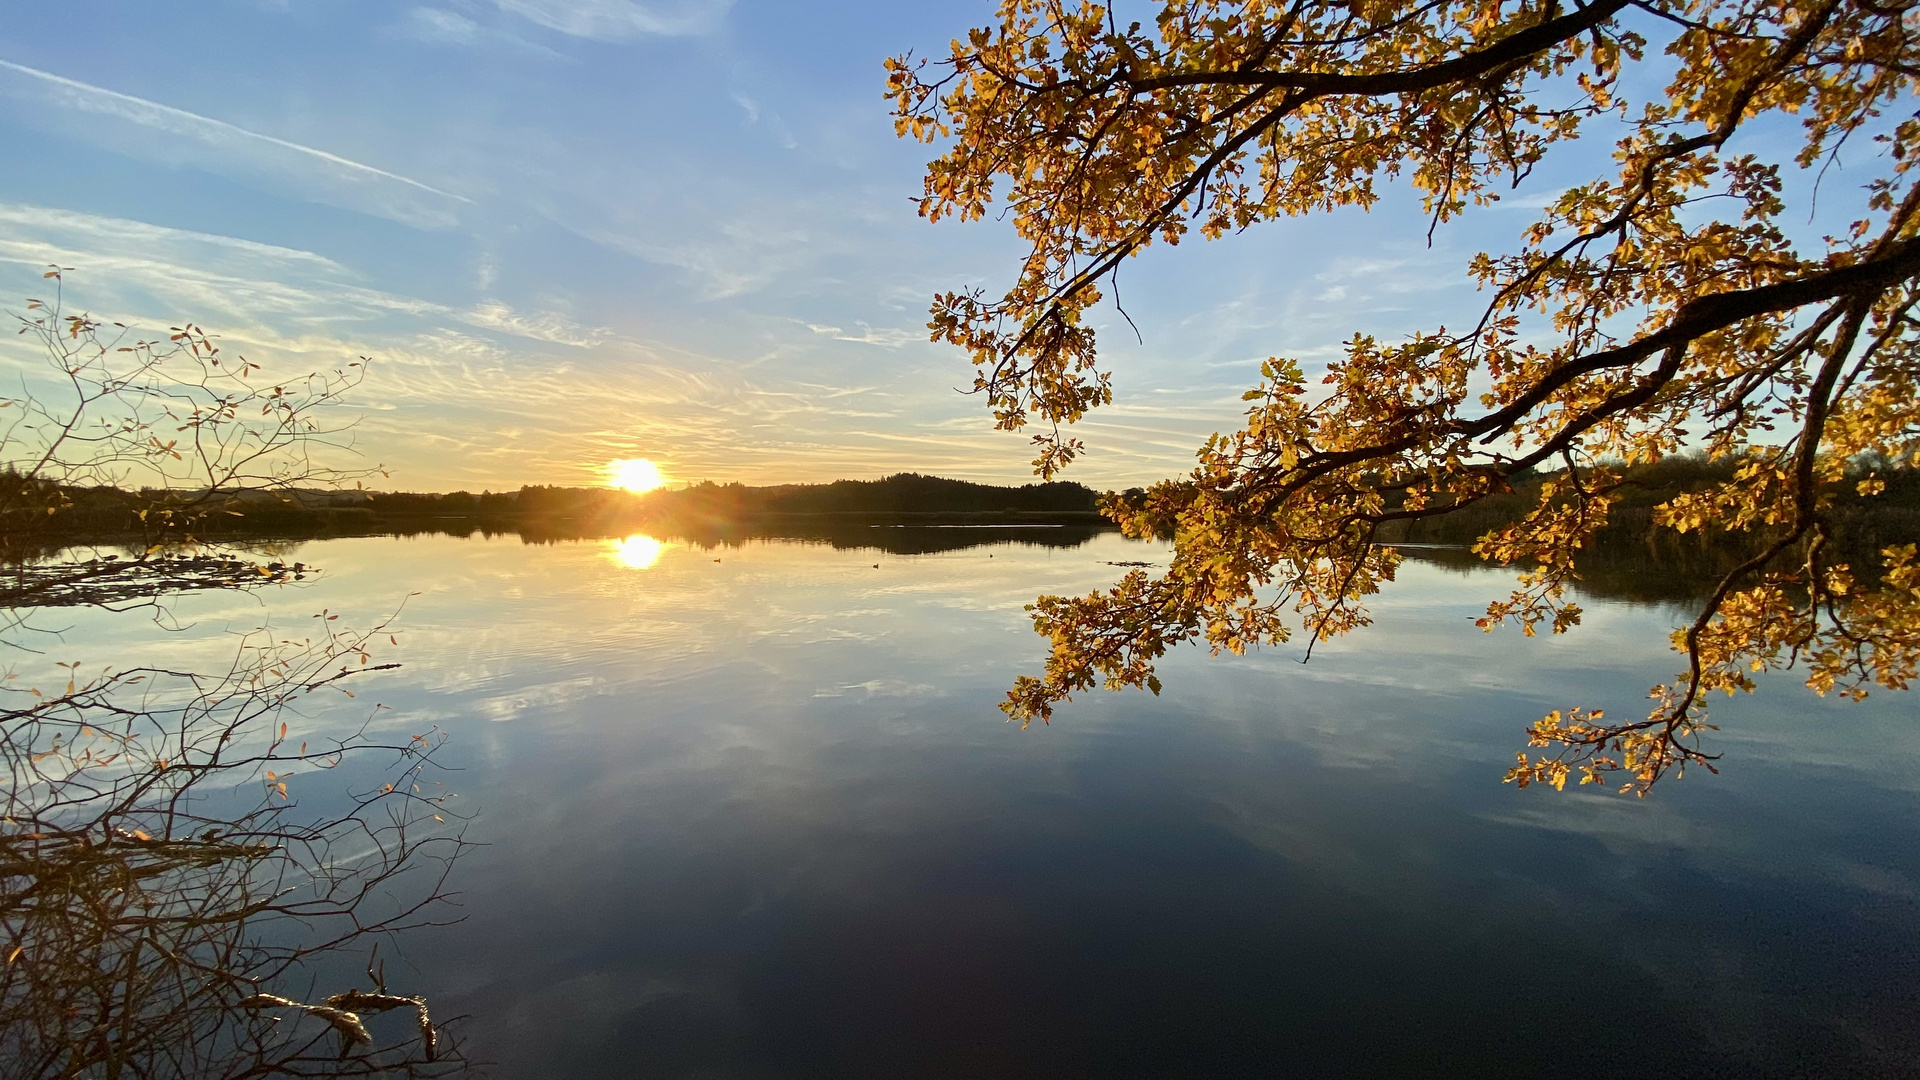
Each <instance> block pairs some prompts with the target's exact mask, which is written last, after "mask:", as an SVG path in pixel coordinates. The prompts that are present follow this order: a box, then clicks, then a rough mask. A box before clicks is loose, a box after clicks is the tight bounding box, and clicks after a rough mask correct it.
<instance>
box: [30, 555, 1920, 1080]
mask: <svg viewBox="0 0 1920 1080" xmlns="http://www.w3.org/2000/svg"><path fill="white" fill-rule="evenodd" d="M914 533H915V536H916V537H917V538H918V539H917V540H915V541H914V542H911V543H908V542H901V541H896V542H893V543H891V544H890V545H889V546H892V547H893V548H895V549H896V550H909V549H916V550H925V549H927V548H939V547H944V546H949V544H950V543H957V542H959V539H980V540H983V541H986V542H984V543H982V544H981V545H980V546H974V547H965V548H958V549H955V550H948V551H939V552H936V553H931V554H917V555H898V554H889V553H888V552H886V551H884V550H879V549H877V548H836V547H833V546H831V545H828V544H824V543H801V542H793V541H754V542H750V543H747V544H746V545H745V546H743V547H720V548H716V549H711V550H709V549H702V548H700V547H694V546H687V545H684V544H676V543H673V542H667V543H664V544H657V545H656V544H655V542H653V541H651V540H647V539H646V538H636V539H633V540H629V541H625V542H619V543H616V542H609V541H581V542H571V543H557V544H552V545H528V544H524V543H522V542H521V541H520V540H519V539H517V538H513V537H506V538H493V539H481V538H478V537H476V538H472V539H460V538H453V537H444V536H443V537H424V538H412V539H393V538H372V539H346V540H329V541H317V542H313V543H308V544H305V545H302V546H300V547H299V549H298V550H297V552H295V553H294V555H293V557H296V558H299V559H301V560H304V561H305V562H308V563H311V564H315V565H318V566H320V567H323V568H324V570H325V571H326V575H325V577H323V578H322V579H321V580H319V581H317V582H314V583H312V584H310V585H308V586H305V587H303V588H299V589H287V590H279V591H275V592H272V593H269V594H266V595H264V596H262V597H259V598H248V597H243V596H235V595H228V596H221V597H196V598H191V599H188V600H183V601H182V602H181V603H180V604H179V605H178V607H177V613H178V615H179V617H180V618H181V619H182V621H183V622H185V623H187V624H188V628H187V629H185V630H183V631H181V632H179V633H176V634H174V635H172V636H171V637H169V638H168V639H167V640H166V641H165V642H164V643H163V644H162V645H161V646H160V648H161V650H162V651H163V652H165V653H166V654H168V655H169V656H170V657H172V658H174V659H179V660H185V659H188V658H190V656H192V655H199V654H206V655H212V654H214V653H216V652H217V651H218V650H220V649H223V648H230V644H231V637H230V636H228V635H229V632H230V631H237V630H241V629H245V628H247V627H250V626H253V625H256V624H258V623H259V622H260V621H261V620H262V618H263V617H266V616H271V618H272V619H273V620H274V621H275V622H276V624H277V625H281V626H294V625H299V624H300V623H301V620H303V619H305V618H306V617H307V616H309V615H310V614H311V613H313V612H317V611H319V610H320V609H322V608H326V609H328V610H329V611H330V612H335V613H341V614H342V615H343V621H347V622H355V621H357V622H359V623H362V624H365V623H370V622H372V621H373V620H374V619H376V618H377V617H379V616H381V615H383V614H386V613H388V612H390V611H391V610H393V609H394V608H395V607H397V606H399V605H400V603H401V601H402V600H403V599H404V600H405V601H406V602H405V610H404V613H403V614H402V616H401V619H400V623H399V625H400V626H401V627H403V628H404V632H403V634H402V635H401V637H400V639H399V645H398V647H394V648H390V649H384V650H383V651H382V652H381V653H380V654H378V655H377V656H376V660H381V661H385V660H390V659H392V660H399V661H402V662H403V663H404V664H405V667H404V668H403V669H402V670H400V671H397V672H392V673H387V674H383V675H379V676H376V677H375V678H377V679H379V680H382V681H380V682H378V683H377V684H376V683H375V682H373V681H372V680H369V682H368V683H367V684H366V686H365V687H362V688H361V691H360V692H361V697H362V698H363V699H364V698H369V697H371V698H376V699H377V700H379V701H380V702H382V703H384V704H386V705H389V706H391V707H392V710H393V711H392V712H391V713H383V714H382V715H383V716H391V717H392V718H393V719H391V720H387V721H383V722H384V723H389V724H392V725H396V726H399V727H404V728H407V729H411V730H423V729H425V728H426V727H428V726H430V725H433V724H437V725H439V726H441V727H442V728H444V729H445V730H446V731H447V732H448V733H449V734H450V736H451V741H450V743H449V744H448V747H447V749H446V751H445V753H446V760H447V761H448V763H450V764H453V765H456V766H458V767H459V768H460V769H461V770H462V771H460V772H459V773H457V774H455V775H454V776H452V777H450V778H449V783H450V785H451V786H452V787H454V788H455V789H456V790H458V791H459V792H460V794H461V804H462V805H464V809H465V811H466V812H467V813H468V814H470V815H472V820H471V825H470V828H469V831H468V836H469V838H470V839H473V840H477V841H480V842H482V843H484V844H485V845H486V846H485V847H482V848H478V849H476V850H475V851H473V853H472V854H471V856H470V857H468V858H466V859H465V860H464V861H463V862H462V863H461V865H460V867H459V869H458V870H457V873H456V880H455V884H456V887H457V888H458V889H459V890H460V891H461V893H462V898H461V900H462V904H463V910H464V913H465V915H466V920H465V921H464V922H463V923H461V924H459V925H457V926H454V927H451V928H445V929H434V930H427V931H423V932H420V933H418V934H416V935H414V936H413V937H411V938H410V939H409V940H407V941H406V942H405V943H404V951H405V954H406V959H407V960H408V961H409V963H410V965H411V967H410V969H409V970H407V971H406V973H405V975H404V977H402V976H401V975H400V974H399V967H398V965H394V974H393V981H394V982H395V983H396V984H402V983H404V984H405V989H404V990H403V991H402V992H415V991H421V992H425V993H426V994H428V995H429V997H430V998H431V999H432V1001H433V1003H434V1005H435V1011H436V1013H437V1014H438V1015H441V1016H450V1015H453V1014H456V1013H459V1014H465V1015H466V1016H467V1018H468V1019H466V1020H465V1021H464V1022H463V1025H462V1026H463V1027H464V1031H465V1038H466V1039H467V1040H468V1042H469V1044H470V1046H471V1048H472V1050H473V1052H474V1054H475V1056H477V1057H479V1058H481V1059H486V1060H490V1061H492V1062H494V1063H495V1066H494V1069H493V1073H494V1075H496V1076H498V1077H501V1078H504V1080H516V1078H531V1077H543V1078H544V1077H555V1078H561V1077H602V1076H605V1077H625V1076H634V1077H664V1078H672V1077H710V1078H717V1077H821V1078H827V1077H834V1078H842V1077H889V1078H892V1077H949V1076H950V1077H1024V1076H1034V1077H1043V1076H1044V1077H1050V1078H1058V1077H1074V1076H1086V1077H1131V1076H1137V1077H1254V1076H1312V1077H1322V1076H1343V1075H1353V1076H1415V1075H1461V1076H1464V1075H1474V1076H1494V1075H1513V1076H1542V1075H1553V1076H1581V1077H1596V1076H1613V1075H1618V1076H1629V1075H1631V1076H1669V1075H1673V1076H1678V1075H1725V1076H1743V1077H1747V1076H1824V1075H1836V1076H1837V1075H1867V1076H1871V1075H1887V1076H1896V1075H1897V1076H1910V1075H1916V1073H1920V797H1917V796H1920V724H1917V723H1916V720H1920V699H1916V698H1915V697H1914V696H1912V695H1895V694H1882V695H1876V696H1875V697H1874V699H1873V700H1871V701H1870V702H1868V703H1867V704H1865V705H1860V706H1850V705H1843V704H1838V703H1834V702H1830V701H1822V700H1820V699H1818V698H1816V697H1814V696H1813V695H1811V694H1810V693H1808V692H1807V691H1805V690H1804V689H1802V688H1800V687H1799V686H1798V684H1797V683H1796V682H1794V681H1793V680H1791V679H1789V678H1772V679H1770V680H1769V685H1768V686H1767V687H1766V692H1764V693H1763V694H1762V695H1761V696H1759V697H1756V698H1751V699H1741V700H1737V701H1732V702H1728V703H1726V704H1724V705H1722V706H1720V707H1719V710H1718V712H1717V716H1718V718H1719V719H1720V721H1721V722H1722V723H1724V724H1725V725H1726V730H1724V731H1723V732H1721V733H1720V735H1719V736H1718V737H1717V740H1716V745H1717V748H1718V749H1720V750H1723V751H1724V752H1725V754H1726V760H1725V765H1724V768H1723V772H1722V774H1721V775H1719V776H1711V775H1707V774H1704V773H1700V774H1694V775H1689V776H1687V777H1686V778H1685V779H1684V780H1681V781H1678V782H1674V781H1669V782H1667V783H1665V784H1664V785H1663V786H1662V787H1661V788H1660V789H1658V791H1657V793H1656V794H1655V795H1654V796H1653V797H1652V798H1650V799H1646V800H1634V799H1632V798H1630V797H1623V796H1619V795H1612V794H1603V793H1594V792H1592V791H1591V789H1589V790H1588V791H1586V792H1583V793H1575V792H1572V791H1569V792H1568V793H1565V794H1556V793H1554V792H1551V791H1540V790H1535V789H1530V790H1526V791H1520V790H1516V789H1514V788H1512V787H1510V786H1504V785H1502V784H1501V783H1500V776H1501V774H1502V772H1503V771H1504V770H1505V769H1506V767H1507V766H1508V765H1509V764H1510V763H1511V762H1512V760H1513V755H1514V752H1515V751H1516V750H1517V749H1519V748H1520V747H1521V745H1522V741H1523V740H1522V736H1521V729H1522V727H1523V726H1524V725H1525V724H1526V723H1528V722H1529V721H1531V720H1533V719H1535V718H1537V717H1538V716H1539V715H1540V714H1541V713H1542V712H1544V711H1546V710H1548V709H1552V708H1564V707H1567V706H1570V705H1575V704H1581V705H1592V706H1602V707H1606V708H1608V709H1611V710H1616V711H1617V712H1618V713H1631V712H1632V711H1633V710H1635V709H1640V708H1644V707H1645V706H1644V693H1645V690H1646V689H1647V688H1648V687H1649V686H1651V685H1653V684H1654V683H1656V682H1659V681H1661V680H1663V679H1664V678H1665V677H1667V676H1669V675H1670V674H1671V673H1672V672H1673V671H1674V670H1675V667H1676V660H1675V658H1674V656H1673V655H1672V654H1670V653H1668V652H1667V651H1666V650H1665V647H1664V641H1665V631H1666V630H1667V629H1668V628H1669V627H1670V626H1671V625H1672V623H1673V620H1674V618H1675V616H1674V614H1673V613H1672V612H1671V611H1667V610H1663V609H1661V608H1659V607H1656V606H1644V605H1629V604H1624V603H1619V602H1610V601H1606V600H1602V599H1590V600H1588V601H1586V605H1587V607H1588V616H1587V619H1586V625H1584V626H1583V627H1582V628H1580V629H1579V630H1577V631H1576V632H1575V633H1573V634H1571V635H1568V636H1566V637H1561V638H1544V639H1532V640H1528V639H1524V638H1522V637H1521V636H1520V635H1519V634H1517V633H1499V634H1495V635H1492V636H1488V635H1485V634H1482V633H1480V632H1479V631H1478V630H1476V629H1475V628H1474V627H1473V625H1472V621H1471V620H1472V618H1473V617H1474V616H1475V615H1477V614H1479V613H1480V612H1481V611H1482V610H1483V609H1484V607H1485V604H1486V601H1487V600H1488V599H1490V598H1491V597H1492V596H1493V595H1495V594H1497V593H1500V592H1502V591H1503V590H1504V588H1505V584H1504V582H1505V580H1506V576H1505V575H1502V574H1499V573H1496V572H1493V571H1490V570H1477V569H1476V570H1471V571H1461V570H1457V569H1449V568H1446V567H1443V566H1439V565H1434V564H1431V563H1420V562H1409V563H1408V564H1407V566H1406V567H1405V568H1404V570H1403V572H1402V580H1401V582H1400V584H1399V586H1398V587H1397V588H1395V589H1393V590H1392V591H1391V592H1389V593H1388V594H1387V596H1386V597H1384V598H1383V599H1382V600H1381V601H1380V602H1379V603H1378V605H1377V615H1378V625H1377V626H1376V627H1374V628H1373V629H1372V630H1371V631H1368V632H1365V633H1363V634H1360V635H1358V636H1356V637H1354V638H1351V639H1348V640H1346V641H1342V642H1337V643H1334V644H1333V645H1331V646H1322V647H1321V648H1320V649H1318V650H1316V653H1315V655H1314V658H1313V660H1312V662H1311V663H1310V664H1307V665H1304V666H1303V665H1302V664H1300V663H1299V662H1298V660H1299V650H1298V649H1292V648H1290V649H1282V650H1275V651H1270V652H1267V653H1264V654H1259V655H1255V656H1250V657H1245V658H1237V659H1236V658H1231V657H1228V658H1222V659H1219V660H1210V659H1207V658H1206V657H1205V656H1204V654H1201V653H1198V652H1192V653H1182V654H1180V655H1177V656H1175V657H1173V658H1171V659H1170V660H1169V661H1168V662H1167V663H1166V664H1165V665H1164V667H1163V671H1162V676H1163V679H1164V681H1165V684H1166V689H1165V692H1164V694H1163V695H1162V696H1161V697H1159V698H1155V697H1152V696H1150V695H1147V694H1144V693H1133V694H1126V695H1110V694H1104V693H1097V694H1095V695H1092V696H1090V697H1086V698H1083V699H1081V700H1079V701H1077V702H1076V703H1074V704H1073V705H1072V706H1069V707H1067V708H1065V709H1063V710H1062V711H1061V712H1060V713H1059V715H1058V716H1057V717H1056V719H1055V721H1054V723H1053V725H1052V726H1051V727H1041V726H1038V725H1036V726H1035V727H1034V728H1032V729H1030V730H1026V731H1022V730H1020V729H1019V728H1018V727H1017V726H1013V725H1008V724H1005V723H1002V722H1001V719H1002V718H1001V715H1000V713H999V712H998V711H997V710H996V709H995V704H996V702H997V701H998V700H999V699H1000V697H1001V695H1002V693H1003V692H1004V690H1005V688H1006V686H1007V685H1008V683H1009V682H1010V680H1011V679H1012V678H1013V676H1014V675H1016V674H1018V673H1021V672H1024V671H1030V670H1032V669H1033V668H1034V667H1035V666H1036V665H1037V664H1038V663H1039V661H1040V658H1041V655H1042V644H1043V643H1042V642H1041V641H1040V639H1038V638H1037V637H1035V636H1034V635H1033V634H1032V633H1031V632H1030V631H1029V630H1028V628H1027V624H1026V620H1025V616H1024V613H1023V612H1022V610H1021V609H1022V605H1023V604H1025V603H1027V602H1028V601H1030V600H1031V599H1032V598H1033V597H1034V596H1035V595H1036V594H1038V593H1041V592H1055V593H1060V592H1085V591H1088V590H1091V589H1093V588H1096V587H1098V586H1100V585H1102V584H1105V583H1107V582H1110V581H1111V580H1113V579H1114V578H1115V577H1116V576H1118V575H1119V574H1121V573H1123V572H1124V571H1122V570H1121V569H1119V568H1116V567H1114V566H1111V565H1109V563H1111V562H1118V561H1124V560H1146V561H1151V562H1164V560H1165V552H1164V550H1163V549H1161V548H1159V547H1157V546H1154V545H1147V544H1139V543H1133V542H1129V541H1125V540H1123V539H1121V538H1119V537H1118V536H1116V535H1113V534H1101V535H1097V536H1094V537H1092V538H1091V539H1086V538H1085V537H1083V536H1080V535H1072V536H1069V535H1066V534H1059V535H1053V536H1048V534H1044V533H1033V532H1020V533H1017V534H1016V533H1009V532H989V531H977V532H969V533H967V534H965V536H964V537H961V536H960V534H957V533H947V532H935V531H932V530H914ZM876 535H878V534H876ZM889 535H892V534H889ZM1036 536H1039V537H1043V538H1049V539H1052V540H1054V541H1055V546H1046V545H1040V544H1034V543H1028V542H1025V540H1027V539H1031V538H1033V537H1036ZM949 538H957V539H949ZM1068 541H1081V542H1079V543H1078V545H1077V546H1063V545H1065V544H1066V543H1067V542H1068ZM876 564H877V565H876ZM409 593H413V594H417V595H413V596H412V597H411V598H410V599H408V598H407V594H409ZM135 637H142V638H147V639H150V638H151V637H152V634H151V627H150V625H149V624H146V623H144V622H142V621H141V620H140V619H139V618H138V617H131V618H118V619H108V618H104V617H85V618H80V619H78V620H77V621H76V622H75V623H74V624H73V629H71V630H70V631H69V632H68V634H67V635H66V638H65V644H64V646H63V649H64V650H65V652H66V653H67V654H69V655H66V656H64V659H67V660H81V661H84V662H87V663H93V662H96V661H99V660H106V659H114V660H116V661H118V662H120V663H123V664H124V663H125V660H126V645H125V642H127V641H130V640H133V639H134V638H135ZM150 655H151V654H150ZM303 722H305V723H311V724H313V725H315V726H316V727H324V726H325V724H326V723H327V722H328V719H327V718H326V717H315V718H314V719H312V720H311V721H303ZM339 782H340V780H339V778H338V777H336V776H333V775H329V774H314V775H309V776H302V777H295V778H294V779H293V785H294V789H295V794H296V795H299V796H301V797H303V798H311V799H324V798H325V797H326V790H327V789H328V788H329V787H332V786H337V785H338V784H339Z"/></svg>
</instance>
